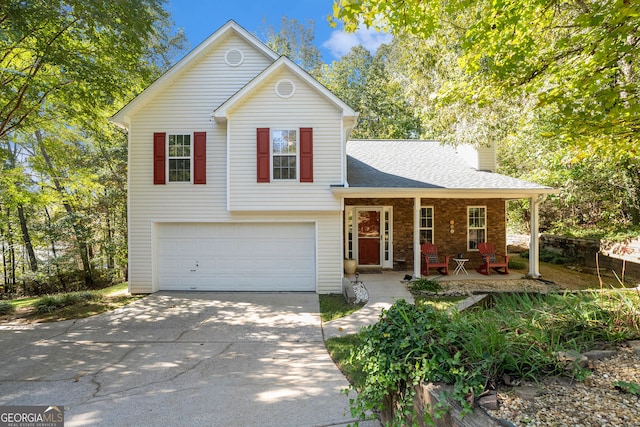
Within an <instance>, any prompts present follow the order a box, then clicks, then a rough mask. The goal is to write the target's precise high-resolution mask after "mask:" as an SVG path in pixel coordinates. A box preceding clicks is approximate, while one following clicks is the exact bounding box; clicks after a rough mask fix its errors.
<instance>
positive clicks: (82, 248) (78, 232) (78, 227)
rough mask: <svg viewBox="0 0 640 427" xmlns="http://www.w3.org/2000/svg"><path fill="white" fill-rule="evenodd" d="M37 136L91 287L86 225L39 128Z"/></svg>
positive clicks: (85, 279)
mask: <svg viewBox="0 0 640 427" xmlns="http://www.w3.org/2000/svg"><path fill="white" fill-rule="evenodd" d="M35 137H36V141H37V142H38V147H39V149H40V153H41V154H42V157H43V158H44V161H45V164H46V165H47V169H49V174H50V176H51V180H52V181H53V185H54V187H55V189H56V191H57V192H58V194H60V196H61V198H62V205H63V206H64V209H65V210H66V212H67V214H68V215H69V216H70V217H71V218H72V222H71V224H72V227H73V232H74V234H75V236H76V244H77V246H78V251H79V252H80V259H81V260H82V268H83V271H84V282H85V285H87V286H88V287H91V286H92V285H93V271H92V269H91V262H90V261H89V245H88V244H87V240H86V238H85V236H86V230H85V229H84V226H83V225H82V224H80V222H79V221H78V219H77V218H75V212H74V210H73V207H72V206H71V204H70V203H69V202H68V199H67V197H68V194H66V191H65V189H64V187H62V185H61V184H60V180H58V178H56V176H57V175H56V173H55V169H54V167H53V162H52V161H51V158H50V157H49V154H48V153H47V150H46V149H45V147H44V143H43V141H42V133H41V132H40V131H39V130H37V131H35Z"/></svg>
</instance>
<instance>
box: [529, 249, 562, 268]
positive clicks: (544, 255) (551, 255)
mask: <svg viewBox="0 0 640 427" xmlns="http://www.w3.org/2000/svg"><path fill="white" fill-rule="evenodd" d="M520 256H521V257H522V258H527V259H529V251H526V252H522V253H521V254H520ZM539 259H540V261H542V262H548V263H549V264H557V265H564V264H571V258H569V257H566V256H564V255H562V254H558V253H555V252H551V251H542V250H541V251H540V258H539Z"/></svg>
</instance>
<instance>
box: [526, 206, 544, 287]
mask: <svg viewBox="0 0 640 427" xmlns="http://www.w3.org/2000/svg"><path fill="white" fill-rule="evenodd" d="M546 198H547V196H546V194H539V195H537V196H536V197H531V198H530V199H529V213H530V216H531V224H530V229H531V234H530V236H529V276H531V277H540V276H541V275H540V239H539V234H540V230H539V229H540V223H539V215H538V213H539V211H540V205H541V204H542V202H544V200H545V199H546Z"/></svg>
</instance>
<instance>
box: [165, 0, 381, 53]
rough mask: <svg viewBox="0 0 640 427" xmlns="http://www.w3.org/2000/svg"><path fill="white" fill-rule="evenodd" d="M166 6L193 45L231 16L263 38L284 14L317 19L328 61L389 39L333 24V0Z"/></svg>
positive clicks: (190, 0)
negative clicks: (330, 20)
mask: <svg viewBox="0 0 640 427" xmlns="http://www.w3.org/2000/svg"><path fill="white" fill-rule="evenodd" d="M167 9H168V11H169V12H170V13H171V15H172V16H173V20H174V21H175V23H176V26H177V27H182V28H183V29H184V31H185V34H186V36H187V39H188V40H189V42H190V43H191V48H194V47H196V46H197V45H198V44H199V43H200V42H202V41H203V40H204V39H206V38H207V37H208V36H209V35H211V34H212V33H213V32H214V31H216V30H217V29H218V28H220V27H221V26H222V25H224V24H225V23H226V22H227V21H228V20H230V19H233V20H234V21H236V22H237V23H238V24H240V25H241V26H243V27H244V28H245V29H246V30H247V31H249V32H251V33H253V34H255V35H257V36H258V37H259V38H260V39H261V40H263V39H264V37H263V35H264V29H265V28H267V27H268V26H273V27H274V28H276V29H278V28H279V27H280V21H281V19H282V17H283V16H287V17H288V18H289V19H293V18H295V19H297V20H298V21H299V22H302V23H307V22H308V21H309V20H310V19H312V20H313V21H314V23H315V34H316V37H315V45H316V46H317V47H318V48H319V49H320V51H321V52H322V55H323V59H324V61H325V62H331V61H333V60H335V59H339V58H340V57H341V56H343V55H345V54H346V53H347V52H349V50H350V49H351V47H353V46H355V45H358V44H361V45H363V46H364V47H366V48H367V49H369V50H370V51H372V52H373V51H375V49H376V48H377V47H378V46H379V45H380V44H381V43H386V42H388V41H389V40H390V39H389V36H387V35H384V34H379V33H375V32H374V31H371V30H367V29H364V28H363V29H361V30H359V31H357V32H356V33H355V34H346V33H344V32H343V31H340V29H339V28H330V27H329V22H328V20H327V16H328V15H330V14H331V13H332V9H333V0H168V5H167Z"/></svg>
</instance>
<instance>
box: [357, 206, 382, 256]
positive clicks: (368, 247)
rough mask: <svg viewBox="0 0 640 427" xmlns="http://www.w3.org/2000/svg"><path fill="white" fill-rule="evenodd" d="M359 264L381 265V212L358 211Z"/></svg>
mask: <svg viewBox="0 0 640 427" xmlns="http://www.w3.org/2000/svg"><path fill="white" fill-rule="evenodd" d="M358 264H359V265H380V211H358Z"/></svg>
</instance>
